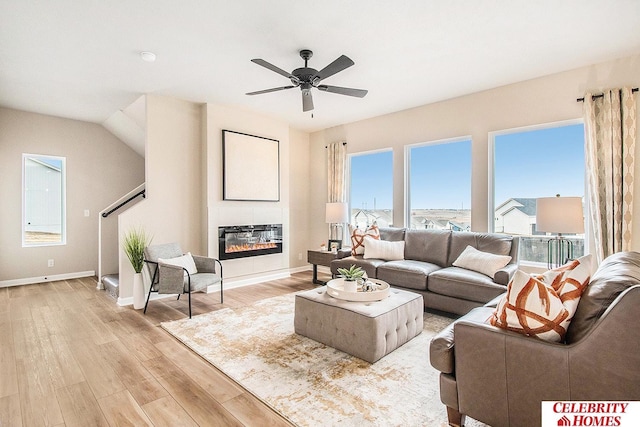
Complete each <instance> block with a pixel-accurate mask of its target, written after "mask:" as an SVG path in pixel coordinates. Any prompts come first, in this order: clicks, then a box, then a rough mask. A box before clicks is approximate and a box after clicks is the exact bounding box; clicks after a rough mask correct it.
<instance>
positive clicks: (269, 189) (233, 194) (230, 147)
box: [222, 130, 280, 202]
mask: <svg viewBox="0 0 640 427" xmlns="http://www.w3.org/2000/svg"><path fill="white" fill-rule="evenodd" d="M222 199H223V200H244V201H260V202H277V201H280V141H278V140H276V139H270V138H263V137H261V136H255V135H248V134H246V133H240V132H234V131H231V130H223V131H222Z"/></svg>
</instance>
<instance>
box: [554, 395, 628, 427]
mask: <svg viewBox="0 0 640 427" xmlns="http://www.w3.org/2000/svg"><path fill="white" fill-rule="evenodd" d="M556 426H558V427H625V426H627V427H631V426H640V402H620V401H615V402H613V401H611V402H607V401H602V402H595V401H584V402H579V401H573V402H560V401H555V402H554V401H549V402H542V427H556Z"/></svg>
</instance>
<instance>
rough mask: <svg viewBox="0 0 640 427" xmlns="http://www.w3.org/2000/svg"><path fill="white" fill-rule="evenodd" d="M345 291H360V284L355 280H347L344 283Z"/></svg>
mask: <svg viewBox="0 0 640 427" xmlns="http://www.w3.org/2000/svg"><path fill="white" fill-rule="evenodd" d="M343 283H344V287H343V288H344V291H345V292H357V291H358V282H356V281H355V280H345V281H344V282H343Z"/></svg>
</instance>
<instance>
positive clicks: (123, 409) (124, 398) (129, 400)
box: [98, 390, 153, 427]
mask: <svg viewBox="0 0 640 427" xmlns="http://www.w3.org/2000/svg"><path fill="white" fill-rule="evenodd" d="M98 404H99V405H100V408H101V409H102V412H103V413H104V415H105V418H106V419H107V422H108V423H109V425H112V426H136V427H140V426H150V427H153V424H152V423H151V420H150V419H149V417H147V414H146V413H145V412H144V411H143V410H142V408H141V407H140V406H139V405H138V403H137V402H136V401H135V399H134V398H133V396H131V393H129V392H128V391H127V390H124V391H121V392H119V393H115V394H112V395H111V396H107V397H103V398H102V399H100V400H98Z"/></svg>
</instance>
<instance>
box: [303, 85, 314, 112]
mask: <svg viewBox="0 0 640 427" xmlns="http://www.w3.org/2000/svg"><path fill="white" fill-rule="evenodd" d="M311 110H313V96H312V95H311V90H310V89H307V90H303V91H302V111H305V112H306V111H311Z"/></svg>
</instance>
